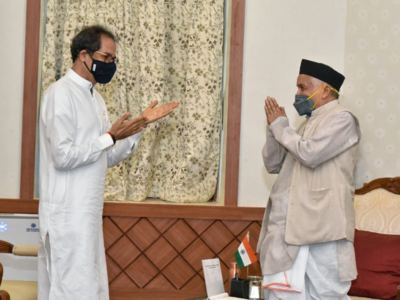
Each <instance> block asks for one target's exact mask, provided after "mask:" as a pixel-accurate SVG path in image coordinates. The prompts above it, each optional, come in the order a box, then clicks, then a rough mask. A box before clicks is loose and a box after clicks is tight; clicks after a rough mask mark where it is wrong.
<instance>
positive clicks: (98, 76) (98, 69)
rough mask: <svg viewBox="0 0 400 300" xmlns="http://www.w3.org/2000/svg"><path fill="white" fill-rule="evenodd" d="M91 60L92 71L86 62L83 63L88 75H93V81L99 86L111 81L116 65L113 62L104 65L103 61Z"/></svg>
mask: <svg viewBox="0 0 400 300" xmlns="http://www.w3.org/2000/svg"><path fill="white" fill-rule="evenodd" d="M90 58H91V59H92V61H93V63H92V69H91V70H90V69H89V67H88V66H87V64H86V62H83V63H84V64H85V66H86V68H87V69H88V70H89V72H90V73H92V74H93V76H94V79H95V80H96V81H97V82H98V83H101V84H106V83H109V82H110V81H111V79H112V78H113V76H114V74H115V72H116V71H117V64H116V63H115V62H110V63H105V62H103V61H100V60H97V59H94V58H93V57H91V56H90Z"/></svg>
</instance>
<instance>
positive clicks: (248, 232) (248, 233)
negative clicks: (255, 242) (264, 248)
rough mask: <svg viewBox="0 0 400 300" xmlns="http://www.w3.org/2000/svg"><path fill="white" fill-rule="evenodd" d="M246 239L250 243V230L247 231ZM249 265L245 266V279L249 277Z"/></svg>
mask: <svg viewBox="0 0 400 300" xmlns="http://www.w3.org/2000/svg"><path fill="white" fill-rule="evenodd" d="M247 240H248V241H249V244H250V231H247ZM249 275H250V274H249V266H247V279H248V278H249Z"/></svg>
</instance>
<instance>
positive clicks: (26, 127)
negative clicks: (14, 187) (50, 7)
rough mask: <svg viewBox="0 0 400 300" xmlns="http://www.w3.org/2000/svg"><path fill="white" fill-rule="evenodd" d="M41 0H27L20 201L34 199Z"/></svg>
mask: <svg viewBox="0 0 400 300" xmlns="http://www.w3.org/2000/svg"><path fill="white" fill-rule="evenodd" d="M39 38H40V0H29V1H26V36H25V74H24V100H23V114H22V146H21V175H20V193H19V194H20V198H21V199H29V200H30V199H33V198H34V183H35V142H36V110H37V93H38V79H39V76H38V68H39Z"/></svg>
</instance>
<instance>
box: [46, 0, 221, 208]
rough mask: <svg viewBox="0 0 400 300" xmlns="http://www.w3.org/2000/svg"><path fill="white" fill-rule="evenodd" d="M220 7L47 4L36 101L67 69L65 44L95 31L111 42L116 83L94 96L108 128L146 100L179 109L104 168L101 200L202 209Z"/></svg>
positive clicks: (210, 165)
mask: <svg viewBox="0 0 400 300" xmlns="http://www.w3.org/2000/svg"><path fill="white" fill-rule="evenodd" d="M223 8H224V0H201V1H200V0H162V1H157V0H152V1H150V0H144V1H139V0H125V1H124V0H103V1H101V0H97V1H96V0H48V1H47V4H46V16H47V18H46V29H45V30H46V32H45V44H44V51H43V65H42V92H43V91H44V90H45V89H46V88H47V87H48V86H49V85H50V84H51V83H53V82H54V81H55V80H56V79H58V78H60V77H61V76H62V75H63V74H65V72H66V71H67V69H68V68H69V67H70V66H71V65H72V61H71V55H70V48H69V47H70V42H71V39H72V38H73V36H74V35H75V34H76V33H77V32H79V30H81V29H82V27H83V26H86V25H93V24H101V25H104V26H106V27H107V28H108V29H110V30H111V31H113V32H114V33H115V34H116V36H117V38H118V43H117V57H118V59H119V64H118V70H117V74H116V76H115V77H114V79H113V80H112V82H111V83H110V84H108V85H105V86H100V85H98V86H97V87H96V89H97V90H98V91H99V92H100V93H101V94H102V96H103V97H104V99H105V100H106V102H107V106H108V112H109V114H110V115H111V117H112V120H113V121H116V120H117V119H118V118H119V117H120V116H122V114H123V113H125V112H126V111H130V112H131V113H132V115H133V116H138V115H139V114H140V113H141V111H142V110H143V109H144V108H145V107H147V106H148V105H149V104H150V103H151V102H152V101H153V100H155V99H157V100H159V101H160V103H167V102H170V101H179V102H180V103H181V105H180V106H179V107H178V108H177V109H176V110H175V111H174V112H173V113H172V114H171V115H169V116H168V117H166V118H164V119H162V120H160V121H158V122H156V123H154V124H151V125H149V126H148V127H147V129H146V132H145V134H144V135H143V137H142V140H141V142H140V145H139V147H138V149H137V151H136V152H135V154H134V155H133V156H132V157H131V158H130V159H127V160H126V161H124V162H122V163H121V164H119V165H118V166H117V167H115V168H112V169H109V172H108V176H107V181H106V193H105V199H106V200H109V201H143V200H144V199H146V198H147V197H155V198H160V199H162V200H169V201H173V202H206V201H208V200H209V199H210V198H212V196H213V195H214V192H215V189H216V183H217V175H218V164H219V151H220V128H221V121H222V119H221V117H222V98H221V83H222V62H223V56H222V55H223V52H222V50H223V49H222V47H223V26H224V14H223Z"/></svg>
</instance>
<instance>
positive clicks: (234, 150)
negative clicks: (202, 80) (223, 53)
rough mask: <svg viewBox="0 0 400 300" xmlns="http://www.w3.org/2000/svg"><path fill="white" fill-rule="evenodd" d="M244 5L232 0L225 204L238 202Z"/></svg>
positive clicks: (230, 204)
mask: <svg viewBox="0 0 400 300" xmlns="http://www.w3.org/2000/svg"><path fill="white" fill-rule="evenodd" d="M245 7H246V1H245V0H232V18H231V41H230V56H229V92H228V120H227V122H228V123H227V145H226V171H225V206H237V202H238V190H239V157H240V156H239V154H240V121H241V118H242V78H243V45H244V18H245Z"/></svg>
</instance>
